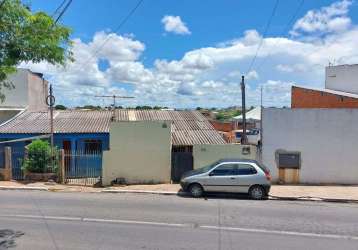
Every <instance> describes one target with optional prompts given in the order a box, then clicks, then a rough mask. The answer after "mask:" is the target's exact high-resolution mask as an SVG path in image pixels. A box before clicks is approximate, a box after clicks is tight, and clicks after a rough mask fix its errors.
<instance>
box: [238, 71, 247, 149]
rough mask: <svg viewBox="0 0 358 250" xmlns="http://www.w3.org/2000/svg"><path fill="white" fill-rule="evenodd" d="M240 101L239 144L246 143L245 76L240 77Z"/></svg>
mask: <svg viewBox="0 0 358 250" xmlns="http://www.w3.org/2000/svg"><path fill="white" fill-rule="evenodd" d="M240 85H241V101H242V105H241V106H242V135H241V144H247V136H246V101H245V77H244V76H242V77H241V84H240Z"/></svg>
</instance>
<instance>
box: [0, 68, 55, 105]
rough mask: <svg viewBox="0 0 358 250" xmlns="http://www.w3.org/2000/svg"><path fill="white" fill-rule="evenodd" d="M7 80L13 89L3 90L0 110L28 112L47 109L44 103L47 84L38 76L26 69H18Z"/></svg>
mask: <svg viewBox="0 0 358 250" xmlns="http://www.w3.org/2000/svg"><path fill="white" fill-rule="evenodd" d="M8 80H9V81H11V82H12V83H13V85H14V86H15V88H14V89H11V90H8V89H4V94H5V100H4V102H3V103H0V107H1V108H25V107H28V109H29V110H44V109H47V105H46V102H45V99H46V96H47V93H48V83H47V81H46V80H44V79H43V78H42V77H41V76H40V75H38V74H36V73H33V72H31V71H29V70H27V69H18V70H17V72H16V73H14V74H12V75H10V76H9V77H8Z"/></svg>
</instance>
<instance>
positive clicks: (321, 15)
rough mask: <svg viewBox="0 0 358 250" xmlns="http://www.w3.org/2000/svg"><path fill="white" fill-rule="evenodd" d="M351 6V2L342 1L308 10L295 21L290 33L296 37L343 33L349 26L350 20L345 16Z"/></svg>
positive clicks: (347, 0) (348, 0)
mask: <svg viewBox="0 0 358 250" xmlns="http://www.w3.org/2000/svg"><path fill="white" fill-rule="evenodd" d="M351 4H352V1H350V0H343V1H339V2H334V3H332V4H331V5H330V6H327V7H322V8H321V9H319V10H310V11H308V12H307V14H306V15H305V16H304V17H302V18H300V19H299V20H297V21H296V23H295V24H294V26H293V29H292V30H291V32H290V33H291V34H292V35H294V36H297V35H300V34H302V33H314V32H318V33H329V32H339V31H344V30H346V29H347V28H348V27H349V26H350V24H351V19H350V18H349V17H348V16H347V14H348V11H349V6H350V5H351Z"/></svg>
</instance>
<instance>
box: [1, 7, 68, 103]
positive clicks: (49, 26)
mask: <svg viewBox="0 0 358 250" xmlns="http://www.w3.org/2000/svg"><path fill="white" fill-rule="evenodd" d="M70 34H71V29H70V28H68V27H66V26H63V25H60V24H56V23H55V21H54V19H53V18H52V17H50V16H49V15H47V14H46V13H45V12H42V11H40V12H35V13H33V12H31V10H30V8H29V7H28V6H25V5H24V4H23V3H21V1H20V0H0V99H1V100H2V101H3V100H4V98H5V96H4V94H3V93H2V91H1V90H2V89H3V88H11V86H12V84H11V83H10V82H7V81H6V78H7V76H8V75H9V74H11V73H14V72H16V66H18V65H19V64H20V63H21V62H34V63H38V62H41V61H47V62H49V63H51V64H61V65H64V64H65V62H66V60H67V59H70V60H73V58H72V53H71V44H72V43H71V40H70Z"/></svg>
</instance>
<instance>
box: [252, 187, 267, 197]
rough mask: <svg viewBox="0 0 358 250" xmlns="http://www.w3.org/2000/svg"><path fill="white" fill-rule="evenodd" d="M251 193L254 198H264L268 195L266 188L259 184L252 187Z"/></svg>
mask: <svg viewBox="0 0 358 250" xmlns="http://www.w3.org/2000/svg"><path fill="white" fill-rule="evenodd" d="M249 195H250V198H251V199H253V200H262V199H264V198H265V197H266V193H265V189H264V188H263V187H261V186H258V185H256V186H252V187H251V188H250V190H249Z"/></svg>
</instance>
